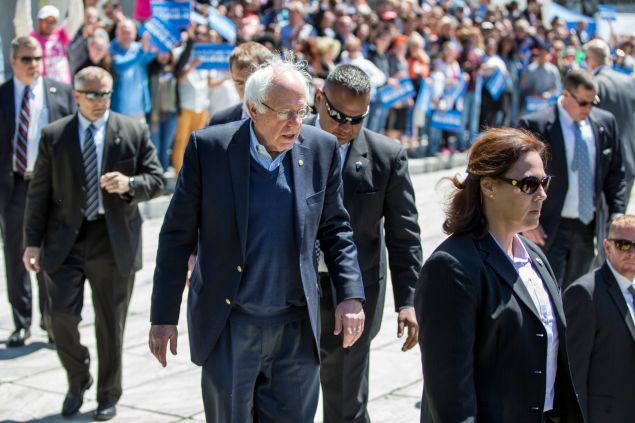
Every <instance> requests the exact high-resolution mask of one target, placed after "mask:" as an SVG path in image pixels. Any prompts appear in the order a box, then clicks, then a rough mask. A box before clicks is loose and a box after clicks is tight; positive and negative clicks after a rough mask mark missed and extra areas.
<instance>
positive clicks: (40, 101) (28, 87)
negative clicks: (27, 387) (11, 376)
mask: <svg viewBox="0 0 635 423" xmlns="http://www.w3.org/2000/svg"><path fill="white" fill-rule="evenodd" d="M11 68H12V70H13V77H12V78H10V79H9V80H7V81H6V82H5V83H4V84H2V85H0V230H1V231H2V241H3V244H4V260H5V266H6V267H5V269H6V273H5V275H6V279H7V293H8V294H9V303H10V304H11V308H12V311H13V322H14V324H15V331H14V332H13V333H12V334H11V335H10V336H9V339H8V340H7V344H6V345H7V346H8V347H19V346H22V345H24V342H25V341H26V340H27V339H28V338H29V337H30V336H31V320H32V312H31V303H32V290H31V278H30V277H29V273H28V272H27V271H26V270H25V269H24V266H23V265H22V248H23V243H22V239H23V235H22V223H23V220H24V210H25V207H26V194H27V191H28V189H29V185H30V183H31V177H32V175H33V167H34V166H35V161H36V159H37V152H38V143H39V141H40V130H41V129H42V127H43V126H45V125H48V124H49V123H51V122H53V121H55V120H57V119H60V118H62V117H64V116H68V115H70V114H71V113H73V111H74V109H75V102H74V101H73V96H72V93H71V87H70V86H69V85H66V84H62V83H60V82H57V81H55V80H53V79H50V78H47V77H44V76H42V72H43V61H42V47H41V46H40V43H39V42H38V40H37V39H35V38H33V37H30V36H23V37H17V38H15V39H14V40H13V41H12V42H11ZM37 281H38V287H39V308H40V313H41V316H42V318H41V320H40V327H42V328H43V329H46V328H47V326H48V325H47V323H46V321H47V319H46V312H45V298H46V294H45V287H44V278H43V276H42V275H41V274H39V273H38V275H37ZM49 341H52V338H50V337H49Z"/></svg>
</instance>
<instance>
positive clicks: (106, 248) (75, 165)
mask: <svg viewBox="0 0 635 423" xmlns="http://www.w3.org/2000/svg"><path fill="white" fill-rule="evenodd" d="M74 86H75V90H74V92H73V94H74V96H75V100H76V101H77V103H78V105H79V112H78V113H77V114H74V115H72V116H68V117H66V118H64V119H61V120H59V121H57V122H55V123H53V124H51V125H50V126H48V127H46V128H45V129H44V130H43V131H42V137H41V140H40V149H39V154H38V161H37V164H36V166H35V171H34V174H33V179H32V181H31V186H30V187H29V193H28V198H27V211H26V217H25V237H26V240H25V244H26V246H27V247H26V249H25V252H24V258H23V260H24V265H25V266H26V267H27V269H28V270H31V271H38V272H39V271H43V272H44V275H45V278H46V286H47V290H48V294H49V299H50V315H51V322H52V329H53V333H54V335H55V342H56V345H57V353H58V356H59V358H60V361H61V362H62V366H63V367H64V369H65V370H66V374H67V377H68V381H69V389H68V393H67V394H66V398H65V399H64V404H63V406H62V415H63V416H71V415H73V414H75V413H76V412H77V411H78V410H79V408H80V407H81V405H82V403H83V396H84V392H85V391H86V389H88V388H89V387H90V385H91V384H92V377H91V375H90V372H89V370H90V356H89V352H88V348H86V347H85V346H83V345H82V344H81V343H80V340H79V331H78V325H79V322H80V321H81V310H82V304H83V298H84V281H85V280H86V279H88V281H89V282H90V286H91V290H92V292H93V306H94V308H95V332H96V335H97V355H98V359H99V364H98V386H97V403H98V404H97V411H96V415H95V418H96V419H97V420H108V419H111V418H112V417H114V416H115V414H116V408H115V404H116V403H117V401H118V400H119V397H120V396H121V370H122V369H121V356H122V344H123V331H124V326H125V322H126V313H127V310H128V303H129V301H130V295H131V293H132V286H133V283H134V274H135V271H137V270H139V269H140V268H141V264H142V260H141V215H140V214H139V208H138V204H139V202H141V201H145V200H149V199H151V198H152V197H155V196H157V195H159V193H160V192H161V190H162V188H163V186H164V181H163V176H162V175H163V171H162V168H161V165H160V163H159V161H158V159H157V155H156V151H155V150H154V147H153V145H152V142H151V141H150V136H149V132H148V128H147V127H146V125H145V124H144V123H140V122H139V121H138V120H134V119H131V118H128V117H124V116H122V115H119V114H117V113H114V112H109V111H108V109H109V105H110V96H111V94H112V77H111V76H110V74H108V72H106V71H105V70H103V69H102V68H97V67H88V68H85V69H83V70H81V71H80V72H78V73H77V74H76V75H75V79H74Z"/></svg>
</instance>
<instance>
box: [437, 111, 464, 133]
mask: <svg viewBox="0 0 635 423" xmlns="http://www.w3.org/2000/svg"><path fill="white" fill-rule="evenodd" d="M430 126H431V127H432V128H435V129H439V130H442V131H448V132H456V133H458V132H461V112H460V111H458V110H448V111H446V112H442V111H440V110H437V111H435V112H434V113H432V117H431V118H430Z"/></svg>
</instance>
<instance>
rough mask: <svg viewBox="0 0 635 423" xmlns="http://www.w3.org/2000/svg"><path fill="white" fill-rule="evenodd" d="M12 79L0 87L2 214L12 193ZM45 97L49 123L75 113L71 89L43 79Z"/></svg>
mask: <svg viewBox="0 0 635 423" xmlns="http://www.w3.org/2000/svg"><path fill="white" fill-rule="evenodd" d="M14 88H15V87H14V83H13V78H11V79H9V80H7V81H5V82H4V83H3V84H2V85H0V210H4V209H5V208H6V207H7V205H8V204H9V199H11V197H12V193H13V183H14V176H13V153H14V152H13V148H14V147H13V142H14V138H15V119H16V113H18V112H19V110H18V111H16V110H15V99H14V92H15V91H14ZM44 93H45V96H46V98H45V102H46V107H47V108H48V114H49V116H48V118H49V119H48V120H49V122H54V121H56V120H58V119H60V118H63V117H64V116H68V115H70V114H71V113H73V111H74V110H75V101H74V100H73V95H72V89H71V87H70V86H69V85H66V84H62V83H60V82H57V81H55V80H53V79H49V78H46V77H44Z"/></svg>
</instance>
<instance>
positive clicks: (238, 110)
mask: <svg viewBox="0 0 635 423" xmlns="http://www.w3.org/2000/svg"><path fill="white" fill-rule="evenodd" d="M239 120H243V103H238V104H236V105H234V106H230V107H226V108H224V109H222V110H219V111H218V112H216V113H214V114H213V115H212V119H210V121H209V125H208V126H212V125H220V124H223V123H229V122H237V121H239Z"/></svg>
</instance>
